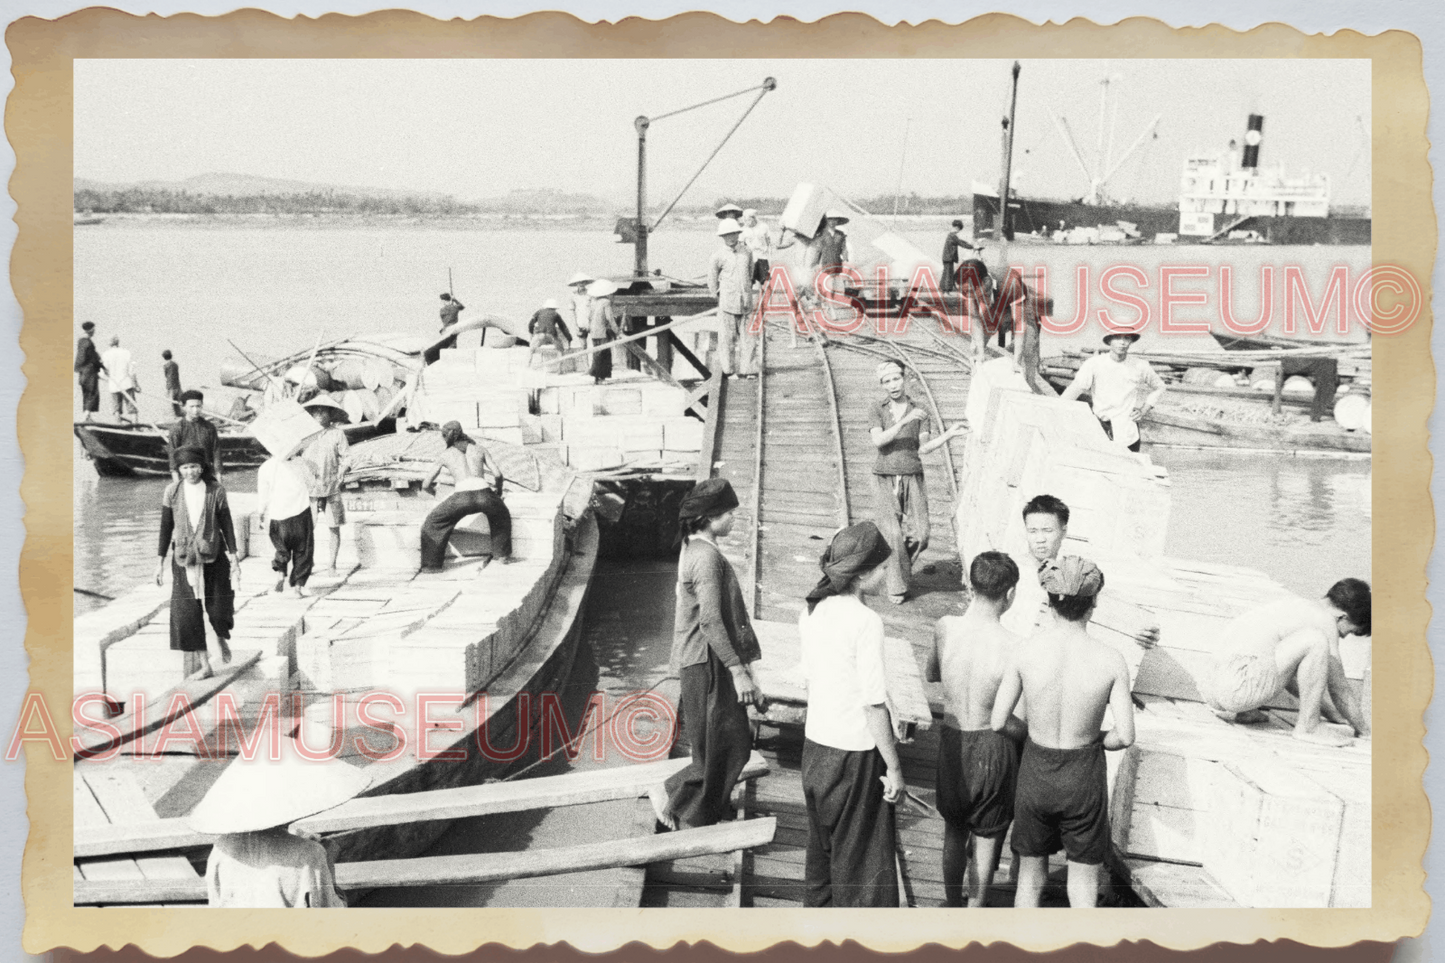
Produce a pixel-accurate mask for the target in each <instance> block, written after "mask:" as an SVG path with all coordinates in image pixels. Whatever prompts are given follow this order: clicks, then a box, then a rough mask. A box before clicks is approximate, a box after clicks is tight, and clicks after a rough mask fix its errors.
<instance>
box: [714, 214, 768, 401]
mask: <svg viewBox="0 0 1445 963" xmlns="http://www.w3.org/2000/svg"><path fill="white" fill-rule="evenodd" d="M742 232H743V229H742V225H740V224H739V223H738V222H737V221H735V220H733V219H732V218H730V217H729V218H726V219H724V220H721V221H719V222H718V226H717V233H718V237H720V238H722V240H723V246H722V247H720V248H718V249H717V250H716V251H714V252H713V254H712V259H711V260H710V261H709V262H708V274H707V289H708V291H710V292H711V293H712V295H713V296H714V297H716V298H717V328H718V354H720V355H721V356H722V357H721V358H720V359H719V364H720V365H721V366H722V371H723V374H724V375H732V374H736V375H737V376H739V377H743V378H747V377H751V376H754V375H756V374H757V373H758V336H757V335H755V334H754V335H750V334H748V332H747V328H748V316H749V315H750V314H751V313H752V307H753V253H752V252H751V251H749V250H748V248H747V245H745V244H743V243H742V240H741V238H742ZM739 337H741V339H742V340H741V341H739V340H738V339H739Z"/></svg>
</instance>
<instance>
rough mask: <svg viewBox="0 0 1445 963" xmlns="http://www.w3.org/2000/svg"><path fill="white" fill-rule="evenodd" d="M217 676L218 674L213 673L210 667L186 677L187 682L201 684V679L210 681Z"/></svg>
mask: <svg viewBox="0 0 1445 963" xmlns="http://www.w3.org/2000/svg"><path fill="white" fill-rule="evenodd" d="M215 674H216V673H214V672H212V671H211V667H210V666H209V665H208V666H205V667H204V668H200V669H197V670H196V671H195V672H192V673H191V674H190V675H188V676H186V681H187V682H199V681H200V680H201V679H209V678H210V677H211V676H213V675H215Z"/></svg>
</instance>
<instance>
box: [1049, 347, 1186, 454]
mask: <svg viewBox="0 0 1445 963" xmlns="http://www.w3.org/2000/svg"><path fill="white" fill-rule="evenodd" d="M1138 340H1139V335H1137V334H1134V333H1133V332H1129V331H1125V332H1112V331H1111V332H1109V333H1108V334H1106V335H1104V344H1105V346H1106V347H1108V349H1109V350H1108V353H1106V354H1096V355H1094V356H1093V357H1091V358H1089V359H1088V360H1087V361H1085V362H1084V363H1083V364H1081V365H1079V371H1078V374H1076V375H1074V380H1073V381H1072V382H1070V383H1069V386H1068V387H1067V388H1065V389H1064V394H1063V399H1064V400H1065V401H1076V400H1078V397H1079V395H1081V394H1083V393H1084V392H1086V391H1087V392H1088V393H1089V397H1090V399H1091V405H1092V407H1093V409H1094V417H1095V418H1098V419H1099V424H1101V425H1103V426H1104V434H1106V435H1108V436H1109V438H1110V439H1112V440H1113V441H1114V442H1115V443H1116V444H1119V445H1123V446H1124V447H1125V448H1128V449H1129V450H1130V451H1138V450H1139V441H1140V439H1139V421H1140V420H1141V419H1142V418H1143V417H1144V416H1145V415H1146V414H1148V413H1149V410H1150V409H1151V408H1153V407H1154V406H1155V405H1157V404H1158V403H1159V399H1160V398H1162V397H1164V381H1163V379H1161V378H1160V377H1159V375H1158V374H1156V373H1155V371H1154V368H1153V366H1152V365H1150V364H1149V362H1147V361H1145V360H1143V359H1142V358H1131V357H1129V348H1130V347H1132V346H1133V344H1134V342H1135V341H1138Z"/></svg>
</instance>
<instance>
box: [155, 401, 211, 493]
mask: <svg viewBox="0 0 1445 963" xmlns="http://www.w3.org/2000/svg"><path fill="white" fill-rule="evenodd" d="M180 401H181V417H180V420H179V421H177V422H176V423H175V424H173V425H171V427H170V430H169V431H168V432H166V446H167V450H168V451H169V452H170V461H171V480H172V481H175V482H179V481H180V480H181V475H180V472H179V471H177V469H176V452H178V451H180V450H181V449H182V448H186V447H190V448H199V449H200V450H201V452H202V453H203V454H204V456H205V461H206V467H207V468H208V469H209V470H210V473H211V474H212V475H213V476H215V478H216V480H217V481H219V480H220V478H221V433H220V432H219V431H217V430H216V426H215V425H213V424H211V422H209V421H207V420H206V417H205V416H204V415H202V414H201V410H202V407H203V405H204V404H205V401H206V396H205V395H203V394H201V392H199V391H197V390H196V389H194V388H192V389H191V390H189V391H182V392H181V398H180Z"/></svg>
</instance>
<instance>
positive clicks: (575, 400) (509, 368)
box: [411, 348, 704, 471]
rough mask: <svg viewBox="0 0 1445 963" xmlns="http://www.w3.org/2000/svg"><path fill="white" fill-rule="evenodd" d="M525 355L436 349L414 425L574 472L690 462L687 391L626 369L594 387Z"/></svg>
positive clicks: (694, 421) (699, 430)
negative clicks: (450, 425)
mask: <svg viewBox="0 0 1445 963" xmlns="http://www.w3.org/2000/svg"><path fill="white" fill-rule="evenodd" d="M527 359H528V349H527V348H504V349H494V348H481V349H477V350H475V351H461V350H455V351H454V350H446V351H443V352H442V356H441V358H440V360H438V361H437V362H436V363H435V364H433V365H431V366H429V367H428V368H427V369H426V372H425V374H424V375H423V378H422V383H421V387H420V389H419V390H418V394H417V398H416V400H415V401H414V402H413V405H412V415H411V417H412V419H413V420H425V421H430V422H434V423H436V424H443V423H445V422H447V421H458V422H461V424H462V426H463V427H465V428H467V430H468V431H473V430H475V431H476V432H477V433H478V434H479V435H480V436H481V437H483V438H493V439H498V440H502V441H508V442H511V443H512V444H517V445H528V446H538V447H542V448H544V449H546V450H548V451H550V452H551V453H552V454H553V455H554V456H555V457H556V458H557V460H558V461H560V462H562V463H563V464H565V465H567V466H568V467H569V468H572V469H573V470H574V471H606V470H609V469H615V468H622V467H624V466H646V467H654V468H657V467H664V466H670V465H677V466H685V468H686V467H690V466H692V465H693V464H695V463H696V461H697V453H698V451H699V450H700V449H701V448H702V439H703V427H704V426H703V423H702V421H701V420H699V419H698V418H694V417H692V416H690V415H687V414H686V413H685V412H684V405H685V404H686V400H687V391H686V390H685V389H683V388H681V387H679V386H677V385H671V384H665V383H663V382H660V381H656V380H654V379H653V378H651V377H649V376H647V375H645V374H643V373H641V372H634V371H628V370H620V371H618V372H617V374H616V377H614V378H613V379H612V380H610V381H607V382H604V383H602V384H594V383H593V381H592V378H591V377H589V376H588V375H585V374H557V373H554V372H544V371H542V370H541V369H540V368H529V367H528V366H527ZM685 468H684V470H685Z"/></svg>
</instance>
